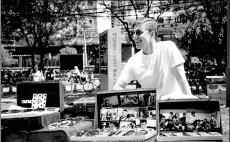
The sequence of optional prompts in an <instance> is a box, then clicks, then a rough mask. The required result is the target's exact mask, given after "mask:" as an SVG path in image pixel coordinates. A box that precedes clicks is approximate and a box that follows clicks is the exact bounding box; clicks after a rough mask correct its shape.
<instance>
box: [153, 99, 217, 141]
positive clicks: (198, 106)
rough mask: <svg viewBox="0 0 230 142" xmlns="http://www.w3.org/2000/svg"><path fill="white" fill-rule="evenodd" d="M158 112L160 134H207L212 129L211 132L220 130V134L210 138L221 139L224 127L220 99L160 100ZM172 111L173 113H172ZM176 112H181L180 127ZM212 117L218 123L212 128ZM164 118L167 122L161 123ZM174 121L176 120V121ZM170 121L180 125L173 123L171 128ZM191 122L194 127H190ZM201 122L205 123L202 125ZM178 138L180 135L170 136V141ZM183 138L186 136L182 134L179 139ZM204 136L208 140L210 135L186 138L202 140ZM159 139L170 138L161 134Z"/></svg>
mask: <svg viewBox="0 0 230 142" xmlns="http://www.w3.org/2000/svg"><path fill="white" fill-rule="evenodd" d="M157 112H158V113H157V114H158V117H157V118H158V122H159V123H158V127H157V128H158V134H162V132H163V133H164V134H170V133H174V132H175V133H178V135H179V132H180V133H183V132H186V133H187V132H188V133H193V132H196V131H198V132H201V133H204V134H206V132H209V131H210V132H218V133H219V135H218V136H217V137H213V138H211V137H209V138H211V139H213V140H214V139H218V140H219V139H221V135H222V127H221V113H220V102H219V99H210V98H198V99H172V100H159V101H158V103H157ZM170 113H173V114H172V115H170ZM176 113H179V116H180V117H179V118H181V119H179V123H180V124H182V125H180V127H179V124H178V123H177V122H176V119H177V117H173V115H176ZM183 113H184V114H183ZM194 113H195V117H193V116H192V114H194ZM183 116H184V117H183ZM212 116H214V117H212ZM163 117H164V118H163ZM162 118H163V119H162ZM183 118H184V119H183ZM211 118H214V119H215V124H216V126H215V128H214V127H212V128H211V127H209V125H208V124H211V123H212V122H213V120H211ZM173 119H174V120H173ZM162 120H163V121H164V122H166V123H161V121H162ZM165 120H166V121H165ZM170 120H171V121H170ZM172 121H174V123H173V122H172ZM169 122H170V123H171V124H176V125H177V126H178V127H175V125H171V126H172V127H171V128H170V127H169V125H168V124H169ZM185 122H186V123H185ZM204 122H205V123H204ZM188 124H189V125H188ZM190 124H192V126H193V127H194V129H193V127H190V126H191V125H190ZM201 124H203V125H202V126H201ZM204 124H207V125H204ZM198 125H199V126H198ZM184 126H185V127H184ZM195 128H196V129H195ZM178 129H179V130H178ZM188 130H189V131H188ZM190 131H191V132H190ZM166 137H167V136H166ZM177 138H179V137H170V138H169V139H170V141H176V140H177ZM181 138H184V137H183V136H182V137H180V138H179V139H181ZM187 138H188V139H187ZM202 138H203V139H204V140H207V138H208V137H199V136H198V137H186V138H185V139H184V140H201V139H202ZM157 139H158V140H159V141H161V140H162V141H169V139H167V138H165V139H164V138H162V137H160V136H159V135H158V137H157ZM174 139H175V140H174Z"/></svg>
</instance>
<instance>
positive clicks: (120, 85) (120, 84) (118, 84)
mask: <svg viewBox="0 0 230 142" xmlns="http://www.w3.org/2000/svg"><path fill="white" fill-rule="evenodd" d="M127 85H128V83H126V82H124V81H122V80H117V82H116V84H115V85H114V87H113V90H124V89H125V87H126V86H127Z"/></svg>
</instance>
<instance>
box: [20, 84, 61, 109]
mask: <svg viewBox="0 0 230 142" xmlns="http://www.w3.org/2000/svg"><path fill="white" fill-rule="evenodd" d="M63 91H64V90H63V85H62V83H61V82H59V81H45V82H43V81H41V82H40V81H39V82H30V81H28V82H20V83H18V84H17V105H18V106H21V107H31V104H23V103H22V102H21V101H22V100H31V99H32V97H33V94H34V93H46V94H47V100H46V107H58V108H60V111H63V110H64V96H63Z"/></svg>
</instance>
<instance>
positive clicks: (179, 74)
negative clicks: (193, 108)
mask: <svg viewBox="0 0 230 142" xmlns="http://www.w3.org/2000/svg"><path fill="white" fill-rule="evenodd" d="M172 72H173V74H174V75H175V77H176V79H177V82H178V84H179V86H180V88H181V90H182V92H183V94H189V95H191V94H192V92H191V89H190V86H189V84H188V81H187V78H186V76H185V71H184V65H183V64H179V65H177V66H175V67H173V68H172Z"/></svg>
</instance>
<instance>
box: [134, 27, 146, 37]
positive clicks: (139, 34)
mask: <svg viewBox="0 0 230 142" xmlns="http://www.w3.org/2000/svg"><path fill="white" fill-rule="evenodd" d="M137 31H139V32H141V33H137ZM133 32H134V34H135V35H136V36H138V37H140V36H142V35H144V34H146V33H148V32H149V31H145V32H143V31H141V30H139V29H138V30H135V31H133Z"/></svg>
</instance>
